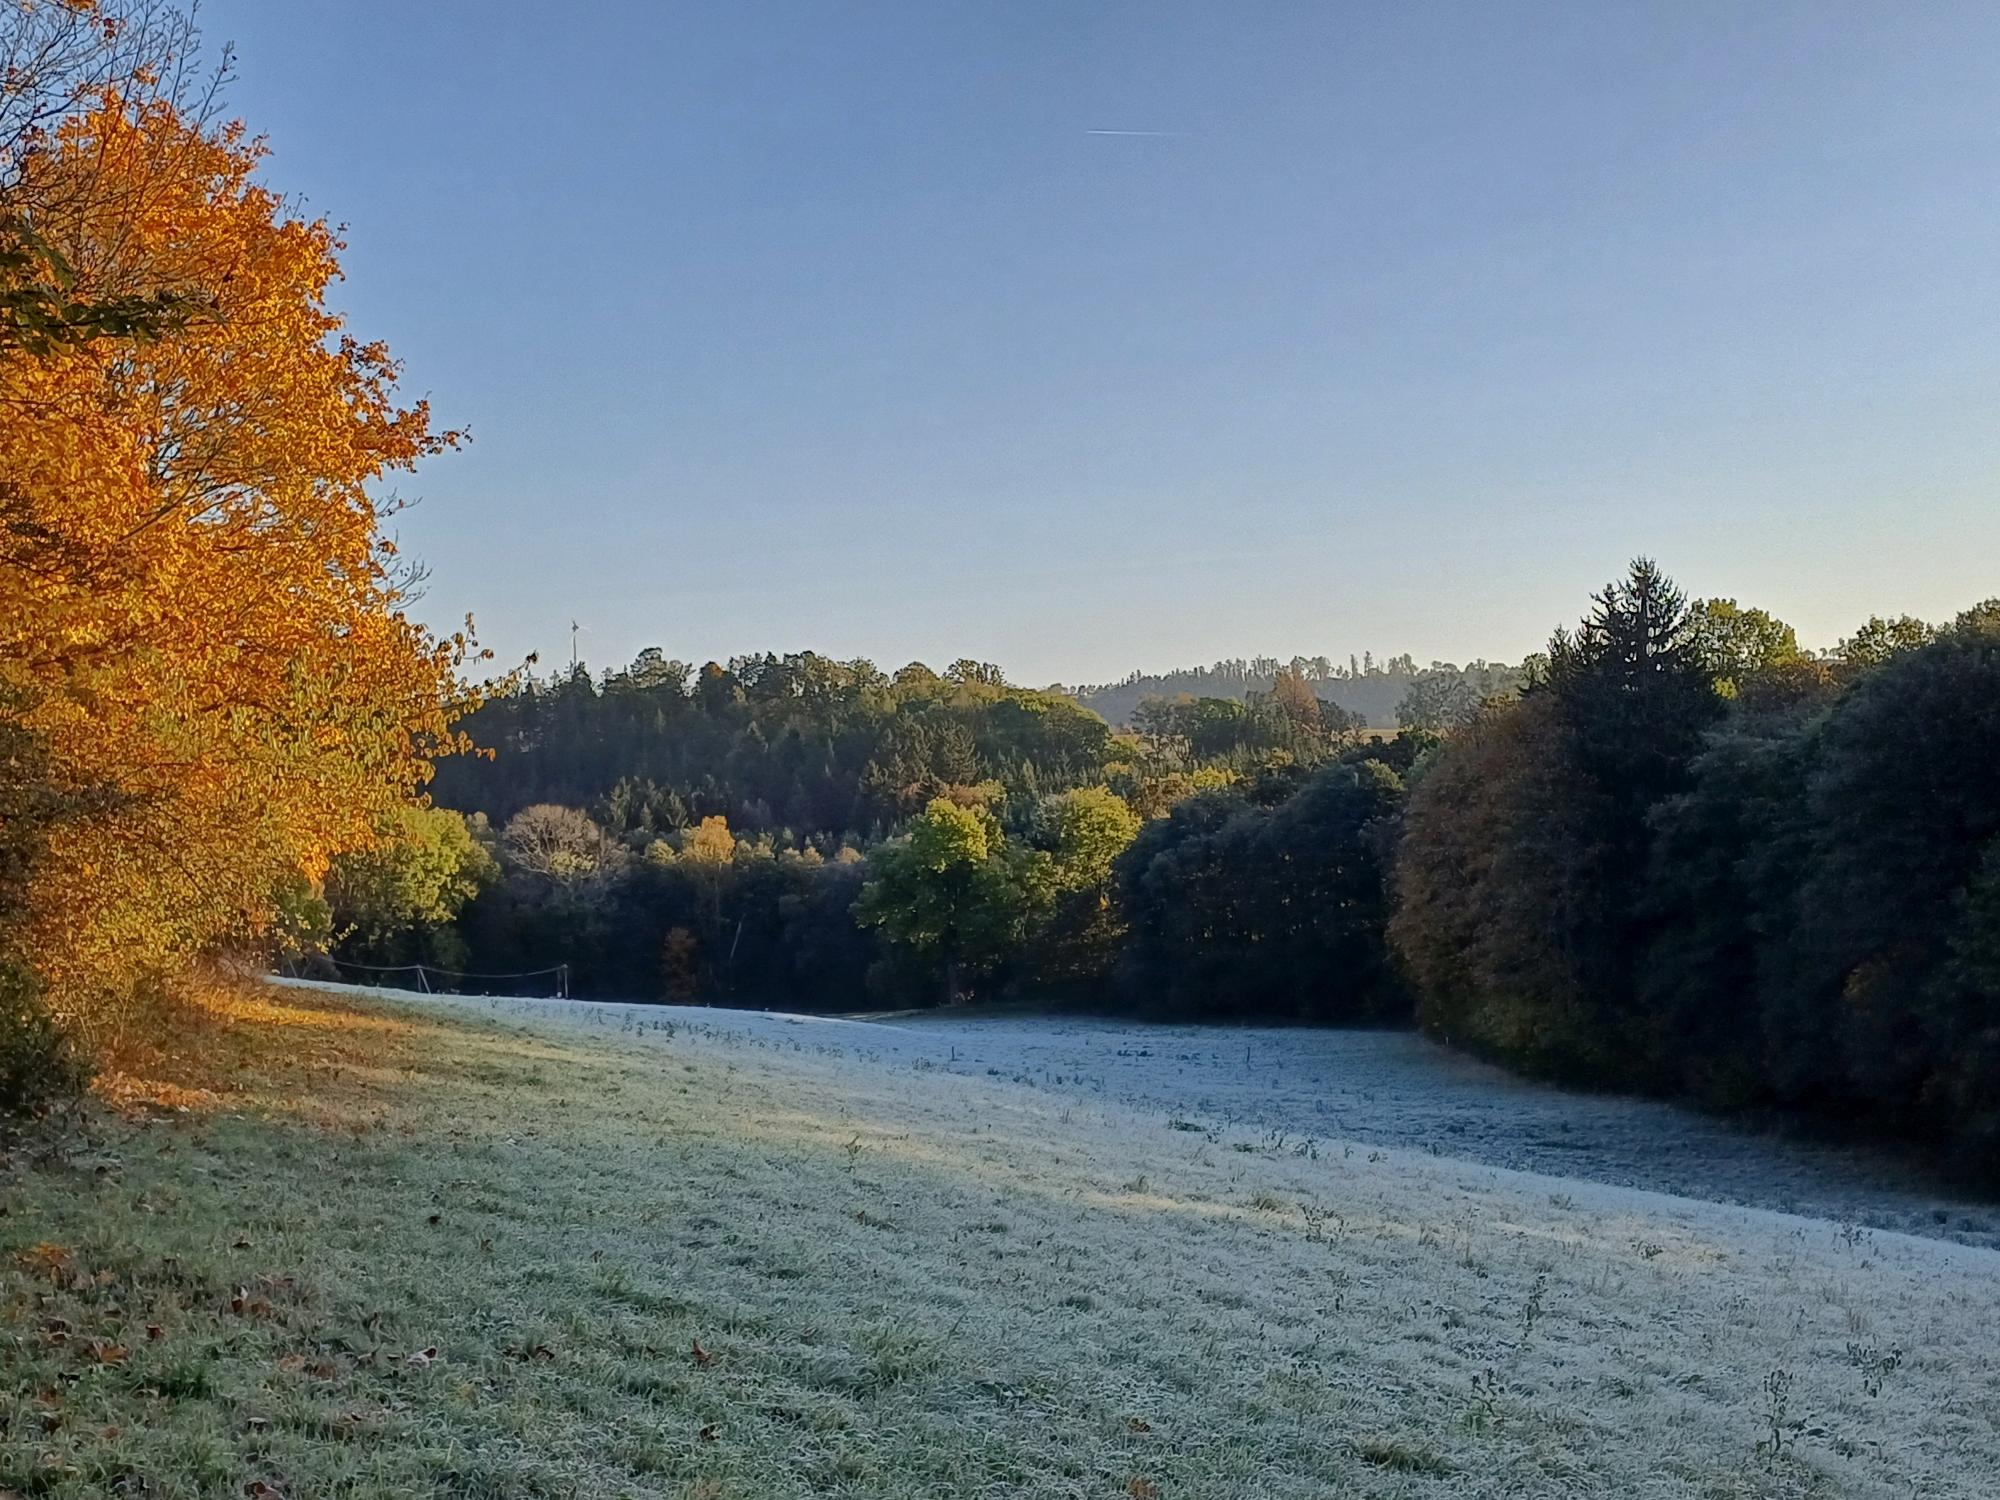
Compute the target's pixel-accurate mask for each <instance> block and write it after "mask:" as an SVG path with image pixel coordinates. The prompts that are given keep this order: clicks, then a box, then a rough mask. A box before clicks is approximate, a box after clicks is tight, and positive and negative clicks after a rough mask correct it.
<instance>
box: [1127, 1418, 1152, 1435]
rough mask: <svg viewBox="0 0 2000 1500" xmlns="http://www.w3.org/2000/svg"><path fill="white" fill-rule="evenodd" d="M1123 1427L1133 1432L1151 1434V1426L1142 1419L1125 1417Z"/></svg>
mask: <svg viewBox="0 0 2000 1500" xmlns="http://www.w3.org/2000/svg"><path fill="white" fill-rule="evenodd" d="M1125 1425H1126V1426H1127V1427H1129V1428H1130V1429H1131V1430H1132V1431H1134V1432H1151V1431H1152V1430H1153V1424H1152V1423H1151V1422H1148V1421H1147V1420H1146V1419H1145V1418H1144V1417H1127V1418H1126V1419H1125Z"/></svg>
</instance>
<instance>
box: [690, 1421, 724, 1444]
mask: <svg viewBox="0 0 2000 1500" xmlns="http://www.w3.org/2000/svg"><path fill="white" fill-rule="evenodd" d="M695 1436H696V1437H698V1438H700V1439H701V1440H702V1441H703V1442H704V1443H712V1442H714V1441H715V1440H716V1439H717V1438H719V1437H721V1436H722V1424H721V1423H720V1422H709V1423H706V1424H704V1425H703V1427H702V1429H701V1431H700V1432H697V1433H696V1434H695Z"/></svg>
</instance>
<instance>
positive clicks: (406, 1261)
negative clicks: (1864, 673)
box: [0, 989, 2000, 1500]
mask: <svg viewBox="0 0 2000 1500" xmlns="http://www.w3.org/2000/svg"><path fill="white" fill-rule="evenodd" d="M712 1014H716V1015H718V1018H719V1013H712ZM195 1042H196V1044H197V1045H195V1046H193V1047H191V1048H190V1049H188V1051H187V1052H186V1053H184V1054H182V1060H176V1059H175V1058H174V1057H172V1056H163V1057H154V1058H150V1059H139V1060H135V1061H133V1062H130V1063H128V1064H127V1065H126V1067H125V1068H124V1069H123V1070H122V1071H119V1072H116V1073H114V1074H112V1075H111V1076H109V1077H108V1078H107V1079H106V1080H105V1081H104V1084H103V1092H104V1094H105V1095H106V1096H107V1098H108V1100H109V1102H108V1103H107V1104H105V1105H102V1106H99V1107H98V1108H97V1109H96V1110H94V1111H93V1112H92V1114H91V1115H90V1117H89V1118H88V1120H87V1121H86V1122H85V1123H84V1124H81V1125H78V1126H73V1127H71V1129H70V1130H69V1131H68V1132H67V1133H62V1134H57V1135H54V1136H48V1135H44V1136H40V1137H34V1138H29V1139H25V1140H23V1141H21V1142H17V1143H16V1144H15V1146H14V1147H13V1149H12V1150H11V1152H10V1155H9V1159H8V1162H7V1166H6V1175H5V1179H4V1184H5V1206H6V1210H7V1211H6V1213H5V1214H4V1215H0V1306H4V1308H5V1319H6V1323H5V1330H4V1334H0V1339H3V1340H4V1342H0V1350H4V1359H5V1365H6V1368H7V1370H8V1372H9V1379H8V1382H7V1387H8V1390H7V1394H6V1395H5V1397H4V1405H0V1492H12V1493H15V1494H21V1495H27V1494H38V1495H56V1496H101V1495H118V1494H130V1495H160V1496H174V1495H209V1494H212V1495H241V1494H252V1495H267V1496H274V1495H275V1496H304V1495H351V1496H362V1495H382V1496H386V1495H405V1494H410V1493H426V1494H443V1495H465V1496H553V1495H574V1496H603V1495H632V1496H702V1497H710V1500H720V1497H724V1496H740V1497H764V1496H807V1495H856V1496H859V1495H869V1496H912V1497H914V1496H934V1495H967V1496H996V1497H997V1496H1002V1495H1009V1496H1011V1495H1033V1496H1049V1497H1055V1496H1063V1497H1070V1496H1075V1497H1085V1496H1108V1497H1119V1496H1123V1497H1127V1500H1132V1497H1138V1500H1145V1497H1165V1496H1264V1495H1269V1496H1280V1495H1282V1496H1315V1495H1324V1496H1334V1495H1343V1496H1346V1495H1357V1494H1359V1495H1373V1496H1444V1495H1451V1496H1460V1495H1467V1496H1486V1495H1491V1496H1543V1495H1549V1496H1555V1495H1601V1494H1610V1493H1619V1494H1624V1495H1629V1496H1634V1497H1655V1496H1658V1497H1665V1496H1701V1497H1724V1496H1769V1497H1780V1496H1801V1497H1803V1496H1892V1495H1895V1496H1901V1495H1911V1494H1921V1495H1925V1496H1966V1497H1972V1496H1978V1495H1985V1494H1989V1493H1990V1491H1991V1485H1990V1480H1991V1476H1992V1475H1993V1474H1994V1473H1996V1472H2000V1364H1997V1363H1996V1356H1995V1351H1994V1348H1993V1345H1992V1340H1991V1337H1990V1332H1991V1329H1992V1328H1993V1327H1994V1326H1996V1320H2000V1276H1996V1272H2000V1255H1996V1254H1995V1253H1994V1252H1992V1251H1990V1250H1986V1249H1982V1248H1979V1247H1976V1246H1971V1245H1965V1244H1957V1243H1952V1242H1949V1241H1946V1240H1940V1239H1934V1238H1919V1237H1914V1236H1907V1235H1903V1234H1899V1233H1895V1232H1892V1231H1888V1230H1880V1229H1871V1228H1868V1227H1866V1226H1865V1225H1863V1224H1861V1223H1858V1222H1854V1221H1848V1222H1834V1221H1832V1220H1827V1219H1819V1218H1812V1217H1806V1216H1798V1215H1789V1214H1784V1213H1779V1212H1774V1211H1770V1210H1766V1209H1757V1208H1750V1207H1735V1206H1725V1205H1716V1204H1711V1203H1703V1202H1696V1201H1692V1200H1688V1199H1684V1198H1678V1197H1674V1196H1670V1195H1666V1194H1661V1193H1654V1192H1647V1191H1642V1190H1637V1189H1633V1188H1627V1187H1618V1186H1611V1185H1606V1184H1602V1183H1592V1182H1586V1181H1581V1180H1565V1179H1559V1178H1556V1177H1553V1176H1548V1175H1538V1174H1534V1173H1526V1172H1517V1171H1511V1170H1508V1169H1506V1168H1502V1167H1495V1166H1489V1165H1484V1164H1481V1163H1478V1162H1473V1161H1468V1160H1463V1159H1458V1158H1454V1157H1453V1156H1450V1155H1448V1154H1440V1153H1435V1152H1433V1151H1431V1150H1413V1149H1398V1148H1393V1147H1385V1146H1381V1145H1371V1144H1368V1143H1367V1142H1365V1141H1358V1140H1354V1139H1351V1138H1343V1137H1341V1136H1338V1135H1331V1134H1329V1135H1326V1136H1324V1137H1320V1136H1305V1135H1299V1134H1296V1133H1293V1132H1289V1131H1285V1130H1283V1129H1272V1128H1265V1129H1258V1128H1255V1127H1254V1126H1250V1125H1243V1124H1232V1123H1230V1122H1228V1121H1225V1120H1222V1119H1219V1118H1211V1117H1187V1118H1183V1117H1179V1116H1175V1115H1172V1114H1169V1113H1166V1112H1163V1111H1161V1110H1158V1109H1152V1108H1148V1107H1145V1106H1144V1105H1143V1104H1138V1103H1131V1102H1126V1101H1123V1100H1121V1099H1118V1098H1116V1097H1112V1091H1109V1090H1105V1091H1098V1090H1091V1089H1089V1088H1088V1086H1087V1085H1086V1089H1085V1091H1081V1092H1080V1091H1077V1090H1074V1089H1072V1088H1069V1087H1050V1086H1042V1085H1041V1084H1038V1083H1037V1082H1036V1080H1034V1079H1033V1078H1032V1077H1028V1076H1025V1075H1024V1076H1021V1077H1013V1076H1004V1075H1000V1074H998V1073H997V1072H995V1073H988V1072H986V1071H984V1070H983V1069H982V1070H978V1071H971V1070H966V1071H953V1067H952V1064H951V1061H950V1058H949V1057H947V1058H945V1059H943V1060H940V1059H938V1058H936V1057H934V1056H932V1055H929V1054H927V1053H924V1052H922V1051H919V1052H917V1053H915V1054H908V1053H900V1052H895V1051H891V1050H889V1049H890V1047H891V1046H893V1045H894V1044H895V1033H894V1032H892V1031H890V1030H889V1029H887V1028H868V1027H865V1026H857V1025H854V1024H851V1023H846V1024H843V1023H833V1022H823V1021H803V1020H801V1021H798V1022H793V1021H788V1020H785V1019H783V1018H760V1019H759V1020H758V1021H757V1022H756V1023H755V1024H754V1025H752V1026H748V1027H745V1028H741V1029H738V1028H735V1027H732V1026H729V1025H719V1024H712V1023H711V1022H710V1021H709V1020H707V1019H703V1018H690V1017H688V1016H687V1015H685V1014H675V1013H669V1012H662V1011H652V1010H646V1009H635V1010H632V1011H629V1012H627V1011H622V1010H618V1009H613V1008H602V1009H598V1010H593V1011H582V1010H576V1011H569V1012H552V1011H550V1010H548V1009H547V1008H540V1007H511V1006H501V1005H494V1004H492V1003H490V1002H460V1003H457V1004H446V1005H431V1006H426V1007H421V1008H420V1007H418V1006H415V1005H409V1004H400V1003H396V1002H391V1001H384V1000H376V999H361V998H356V997H352V996H341V997H336V996H330V995H322V994H317V993H314V992H310V991H303V990H296V989H294V990H246V991H240V992H234V993H222V994H218V995H217V996H215V997H214V998H213V999H212V1001H211V1012H210V1016H209V1019H208V1021H207V1022H206V1024H205V1028H204V1031H203V1032H202V1034H201V1035H200V1036H199V1037H198V1038H196V1039H195ZM950 1045H951V1046H952V1047H954V1048H955V1045H956V1044H955V1043H954V1044H950Z"/></svg>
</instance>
